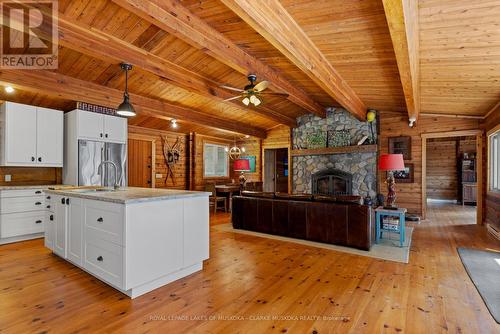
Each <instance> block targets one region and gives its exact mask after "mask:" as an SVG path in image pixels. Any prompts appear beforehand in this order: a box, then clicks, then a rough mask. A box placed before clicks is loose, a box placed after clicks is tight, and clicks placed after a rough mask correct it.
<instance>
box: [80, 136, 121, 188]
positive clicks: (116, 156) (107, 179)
mask: <svg viewBox="0 0 500 334" xmlns="http://www.w3.org/2000/svg"><path fill="white" fill-rule="evenodd" d="M103 161H112V162H113V163H114V164H115V165H116V169H117V175H116V177H117V178H118V181H117V183H118V184H119V185H120V186H121V187H125V186H126V185H127V145H125V144H117V143H102V142H97V141H91V140H79V141H78V185H79V186H105V187H112V186H113V185H114V184H115V179H114V178H115V175H114V170H113V167H112V166H111V164H104V165H103V166H101V168H99V166H100V165H101V163H102V162H103Z"/></svg>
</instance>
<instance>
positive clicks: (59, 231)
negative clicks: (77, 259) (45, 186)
mask: <svg viewBox="0 0 500 334" xmlns="http://www.w3.org/2000/svg"><path fill="white" fill-rule="evenodd" d="M54 205H55V210H54V220H55V238H54V253H56V254H57V255H59V256H60V257H62V258H67V249H66V245H67V221H68V219H67V218H68V215H67V214H68V210H67V208H68V206H67V205H66V197H62V196H54Z"/></svg>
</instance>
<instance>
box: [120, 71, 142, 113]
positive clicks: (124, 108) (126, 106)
mask: <svg viewBox="0 0 500 334" xmlns="http://www.w3.org/2000/svg"><path fill="white" fill-rule="evenodd" d="M120 67H121V68H122V70H124V71H125V92H124V93H123V102H122V103H121V104H120V105H119V106H118V108H116V113H117V114H118V115H120V116H125V117H134V116H136V115H137V113H136V112H135V109H134V107H133V106H132V104H130V101H129V96H128V71H130V70H131V69H132V65H130V64H126V63H121V64H120Z"/></svg>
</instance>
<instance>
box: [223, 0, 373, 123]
mask: <svg viewBox="0 0 500 334" xmlns="http://www.w3.org/2000/svg"><path fill="white" fill-rule="evenodd" d="M221 1H222V3H224V4H225V5H226V6H227V7H228V8H229V9H231V10H232V11H233V12H234V13H235V14H236V15H238V16H239V17H240V18H241V19H243V20H244V21H245V22H246V23H247V24H248V25H250V26H251V27H252V28H253V29H255V30H256V31H257V32H258V33H259V34H261V35H262V36H263V37H264V38H265V39H266V40H267V41H268V42H269V43H271V44H272V45H273V46H274V47H275V48H276V49H278V50H279V51H280V52H281V53H282V54H283V55H284V56H285V57H287V58H288V59H289V60H290V61H291V62H292V63H294V64H295V65H296V66H297V67H299V68H300V69H301V70H302V71H303V72H304V73H306V74H307V75H308V76H309V78H311V79H312V80H313V81H314V82H315V83H316V84H317V85H318V86H320V87H321V88H322V89H323V90H324V91H325V92H326V93H327V94H328V95H330V96H331V97H332V98H334V99H335V100H336V101H337V102H338V103H340V105H342V106H343V107H344V108H346V109H347V110H348V111H349V112H351V113H352V114H353V115H354V116H356V117H357V118H358V119H360V120H363V121H364V120H365V119H366V111H367V108H366V106H365V104H364V103H363V102H362V101H361V99H360V98H359V97H358V95H357V94H356V93H355V92H354V90H353V89H352V88H351V87H350V86H349V85H348V84H347V82H346V81H345V80H344V79H343V78H342V76H341V75H340V74H339V73H338V72H337V71H336V70H335V68H333V66H332V64H331V63H330V62H329V61H328V59H326V57H325V55H323V53H322V52H321V51H320V50H319V49H318V47H317V46H316V45H315V44H314V43H313V41H312V40H311V39H310V38H309V36H307V34H306V33H305V32H304V31H303V30H302V28H301V27H300V26H299V24H298V23H297V22H296V21H295V20H294V19H293V18H292V16H291V15H290V14H289V13H288V12H287V11H286V9H285V8H284V7H283V6H282V5H281V3H280V2H279V1H278V0H267V1H247V0H221Z"/></svg>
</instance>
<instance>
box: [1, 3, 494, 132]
mask: <svg viewBox="0 0 500 334" xmlns="http://www.w3.org/2000/svg"><path fill="white" fill-rule="evenodd" d="M144 1H146V0H144ZM116 2H118V3H119V2H120V1H116ZM179 4H180V5H181V6H184V7H185V8H187V9H188V10H190V11H191V12H192V14H193V15H195V16H197V17H199V18H200V19H202V20H203V21H204V22H205V23H207V24H208V25H210V26H211V27H212V28H214V29H215V30H216V31H217V32H218V33H221V34H222V35H223V36H225V37H226V38H228V39H229V40H230V41H231V42H233V43H234V44H236V45H237V46H238V47H239V48H241V49H243V50H244V51H245V52H247V53H248V54H250V55H251V56H253V57H255V58H256V59H258V60H259V61H262V62H263V63H265V64H267V65H270V66H271V67H272V68H274V69H276V70H277V72H278V73H279V74H280V75H281V76H283V77H284V78H285V79H286V80H288V81H289V82H290V83H292V84H293V85H294V86H296V87H298V88H299V89H300V90H301V91H303V92H305V93H306V94H307V96H309V97H311V98H312V99H313V100H314V101H315V102H317V103H318V104H319V105H321V106H322V107H328V106H339V105H340V104H339V103H338V102H337V101H335V99H334V98H332V97H331V96H330V95H329V94H327V93H326V92H325V90H324V89H322V88H321V87H320V86H319V85H318V84H317V82H315V81H314V80H312V79H311V78H310V77H309V76H308V75H307V74H305V73H304V72H303V71H302V70H301V69H300V68H299V67H298V66H296V65H295V64H294V63H293V62H292V61H291V60H289V59H288V58H287V57H286V56H285V55H283V54H282V53H281V52H280V51H279V50H278V49H277V48H275V47H274V46H273V45H272V44H271V43H270V42H269V41H268V40H266V39H265V38H264V37H263V36H261V35H260V34H259V33H257V32H256V31H255V30H254V29H253V28H252V27H250V25H249V24H247V23H246V22H245V21H244V20H243V19H242V18H240V17H239V16H238V15H236V14H235V13H234V12H233V11H232V10H230V9H229V8H228V7H226V5H224V4H223V3H222V2H221V1H219V0H187V1H180V2H179ZM281 4H282V5H283V7H284V8H285V9H286V10H287V11H288V13H289V14H290V15H291V17H292V19H293V20H295V21H296V22H297V23H298V24H299V25H300V27H301V29H302V30H303V31H304V32H305V33H306V35H307V37H308V38H309V39H310V40H311V41H312V42H313V43H314V45H315V46H316V47H317V48H318V49H319V51H321V53H322V54H323V55H324V56H325V57H326V59H327V61H328V62H329V63H330V64H331V65H332V66H333V68H334V69H335V71H336V72H337V73H338V74H339V75H340V76H341V77H342V78H343V79H344V80H345V82H346V83H347V84H348V85H349V86H350V87H351V88H352V89H353V90H354V93H355V94H356V95H357V96H358V97H359V98H360V99H361V101H362V102H363V103H364V105H365V106H366V107H368V108H374V109H377V110H385V111H397V112H402V113H406V104H405V93H404V92H403V88H402V83H401V78H400V75H399V71H398V63H397V61H396V56H395V52H394V48H393V45H392V40H391V34H390V31H389V27H388V23H387V19H386V13H385V12H384V6H383V4H382V1H379V0H363V1H359V0H325V1H322V0H315V1H312V0H281ZM59 11H60V13H61V16H62V17H64V18H65V19H67V20H68V21H70V22H74V23H75V24H77V25H81V26H82V27H91V28H92V29H96V30H98V31H101V32H103V33H105V34H109V35H111V36H114V37H116V38H118V39H120V40H122V41H124V42H125V43H128V44H131V45H133V46H135V47H138V48H141V49H143V50H146V51H147V52H150V53H151V54H153V55H155V56H157V57H159V58H160V59H164V60H167V61H169V62H171V63H173V64H176V65H179V66H181V67H182V68H185V69H187V70H189V71H191V72H194V73H196V74H197V75H199V76H201V77H202V78H206V79H207V80H209V81H211V82H215V83H217V84H228V85H231V86H235V87H243V86H244V85H246V84H247V79H246V75H245V74H242V73H240V72H238V71H235V70H234V69H233V68H231V67H230V66H228V65H226V64H224V63H222V62H221V61H219V60H217V59H215V58H214V57H212V56H210V55H208V54H207V52H204V51H206V50H200V49H198V48H195V47H193V46H191V45H190V44H188V43H187V42H186V41H184V40H181V39H179V38H177V37H175V36H173V35H172V34H170V33H168V32H166V31H165V30H162V29H160V28H159V27H158V26H156V25H154V24H151V23H150V22H148V21H146V20H145V19H143V18H141V17H139V16H138V15H136V14H135V13H132V12H131V11H129V10H127V9H125V8H123V7H121V6H119V5H117V4H116V3H115V2H113V1H111V0H90V1H74V0H60V1H59ZM498 17H500V3H499V1H474V2H471V1H464V0H457V1H455V0H454V1H451V0H450V1H448V0H439V1H438V0H419V15H418V20H419V36H420V37H419V47H420V51H419V53H418V58H419V60H418V61H419V65H420V72H419V74H420V82H419V88H420V91H421V93H420V102H421V109H420V113H443V114H458V115H473V116H484V115H485V114H486V113H487V112H488V111H489V110H490V109H491V108H492V107H493V106H494V105H495V104H496V103H497V102H498V100H500V95H499V93H500V32H499V30H500V29H499V27H498ZM61 44H62V45H61V46H60V49H59V68H58V69H57V70H55V72H57V73H58V74H61V75H64V76H68V77H72V78H76V79H79V80H83V81H88V82H91V83H94V84H98V85H102V86H106V87H110V88H114V89H118V90H122V89H123V87H124V76H123V73H122V71H121V70H120V68H119V66H118V65H117V64H118V62H119V61H117V60H116V59H113V57H109V58H108V57H102V56H101V57H96V56H95V55H88V54H84V52H85V50H83V49H79V48H78V50H76V49H77V48H69V47H68V46H67V45H64V43H61ZM85 53H86V52H85ZM122 61H127V59H122ZM166 77H167V78H168V76H166ZM167 78H165V77H160V76H159V75H157V74H154V73H151V71H148V70H147V69H141V68H138V67H137V66H136V67H135V68H134V69H133V71H132V72H131V73H130V78H129V90H130V92H132V93H134V94H139V95H141V96H144V97H148V98H152V99H156V100H162V101H166V102H169V103H172V104H174V105H178V106H183V107H186V108H188V109H193V110H197V111H200V112H202V113H204V114H207V115H211V116H213V117H217V118H218V119H223V120H225V121H226V122H227V123H228V124H232V123H238V122H239V123H241V124H247V125H249V126H252V127H254V128H257V129H262V130H266V129H270V128H273V127H274V126H276V125H278V124H279V123H280V120H279V119H278V120H277V119H276V117H268V116H264V115H263V114H262V112H260V113H257V112H255V111H252V110H250V109H248V108H246V107H244V106H243V105H242V104H241V105H239V104H232V103H227V102H223V101H221V99H220V98H219V99H216V98H213V97H211V96H209V95H207V94H201V93H200V92H197V91H196V89H194V90H193V89H190V87H187V88H186V87H184V88H182V87H181V85H179V84H178V83H177V82H172V81H170V80H168V79H167ZM271 89H273V90H274V91H279V89H278V88H276V87H273V84H272V82H271ZM0 99H8V100H14V101H19V102H23V103H31V104H37V105H43V106H47V107H52V108H60V109H63V110H69V109H71V108H72V107H73V106H74V103H73V102H72V101H70V100H69V99H67V98H60V97H59V98H58V97H57V96H53V95H49V94H47V93H46V92H36V90H26V91H23V90H20V91H17V92H16V94H15V95H9V96H6V94H5V93H3V91H2V93H0ZM132 103H133V101H132ZM263 106H264V107H266V108H268V109H271V110H273V111H274V112H277V113H279V114H280V115H281V116H280V117H283V118H284V119H288V120H290V119H295V118H296V117H297V116H300V115H302V114H305V113H307V112H309V111H308V110H305V109H304V108H303V107H301V106H299V105H297V104H296V103H293V102H291V101H290V100H288V99H285V98H282V97H266V98H265V103H264V104H263ZM167 109H168V108H167ZM166 111H168V110H166ZM183 121H188V120H183V119H180V124H181V129H180V130H179V131H182V132H190V131H196V132H200V133H204V134H208V135H213V136H219V137H227V138H233V137H234V136H235V133H234V132H230V131H227V129H226V130H224V129H218V128H217V127H214V126H211V127H206V126H205V124H200V123H199V122H198V123H197V124H196V122H195V123H192V122H183ZM129 124H132V125H138V126H144V127H150V128H156V129H162V130H168V129H170V123H169V122H168V118H165V117H163V118H156V117H151V115H139V116H137V117H136V118H132V119H130V123H129ZM243 132H244V131H243Z"/></svg>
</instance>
